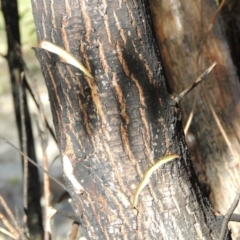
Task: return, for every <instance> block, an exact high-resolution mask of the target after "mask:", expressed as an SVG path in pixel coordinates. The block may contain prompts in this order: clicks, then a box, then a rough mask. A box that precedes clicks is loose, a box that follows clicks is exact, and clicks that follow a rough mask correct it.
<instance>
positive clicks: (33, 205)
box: [1, 0, 43, 240]
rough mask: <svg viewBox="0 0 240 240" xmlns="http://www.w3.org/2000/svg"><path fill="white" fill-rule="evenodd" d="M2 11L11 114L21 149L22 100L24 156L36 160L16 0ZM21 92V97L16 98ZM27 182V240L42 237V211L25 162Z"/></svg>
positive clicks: (33, 170)
mask: <svg viewBox="0 0 240 240" xmlns="http://www.w3.org/2000/svg"><path fill="white" fill-rule="evenodd" d="M1 3H2V4H1V6H2V12H3V15H4V20H5V24H6V31H7V44H8V52H7V56H6V59H7V61H8V66H9V73H10V78H11V86H12V96H13V101H14V109H15V117H16V122H17V128H18V134H19V142H20V146H21V149H22V151H23V128H22V123H21V121H22V120H21V110H20V102H21V101H23V112H24V120H23V121H24V122H23V125H24V126H25V128H26V146H27V155H28V156H29V157H30V158H31V159H33V160H34V161H35V162H36V155H35V147H34V140H33V133H32V127H31V118H30V113H29V110H28V104H27V98H26V86H25V84H24V79H22V77H21V73H22V72H23V65H22V64H23V63H22V59H21V47H20V31H19V16H18V8H17V1H16V0H11V1H8V0H2V1H1ZM20 91H21V92H22V99H21V97H20ZM27 171H28V179H27V181H28V183H27V206H26V208H25V209H24V211H25V213H26V216H27V227H28V229H29V234H30V238H31V239H39V240H41V239H42V238H43V225H42V212H41V205H40V198H41V188H40V183H39V175H38V169H37V168H36V167H35V166H33V165H32V164H31V163H29V164H28V170H27Z"/></svg>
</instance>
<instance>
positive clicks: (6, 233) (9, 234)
mask: <svg viewBox="0 0 240 240" xmlns="http://www.w3.org/2000/svg"><path fill="white" fill-rule="evenodd" d="M0 232H1V233H3V234H5V235H7V236H8V237H11V238H12V239H18V236H14V235H13V234H12V233H10V232H8V231H7V230H6V229H4V228H1V227H0Z"/></svg>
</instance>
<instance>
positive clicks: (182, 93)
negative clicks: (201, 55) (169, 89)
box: [175, 62, 216, 103]
mask: <svg viewBox="0 0 240 240" xmlns="http://www.w3.org/2000/svg"><path fill="white" fill-rule="evenodd" d="M215 66H216V62H214V63H213V64H212V65H211V66H210V67H209V68H208V69H207V70H206V71H205V72H204V73H203V74H202V75H201V76H200V77H198V78H197V79H196V81H195V82H194V83H192V84H191V85H190V86H189V87H188V88H187V89H185V90H184V91H183V92H181V93H180V94H178V95H177V96H176V97H175V101H176V102H177V103H179V102H180V100H181V99H183V98H184V97H186V95H187V94H188V93H189V92H190V91H192V90H193V89H194V88H195V87H196V86H197V85H198V84H199V83H201V82H202V81H203V80H204V79H205V78H206V76H207V75H208V74H209V73H210V72H211V71H212V70H213V68H214V67H215Z"/></svg>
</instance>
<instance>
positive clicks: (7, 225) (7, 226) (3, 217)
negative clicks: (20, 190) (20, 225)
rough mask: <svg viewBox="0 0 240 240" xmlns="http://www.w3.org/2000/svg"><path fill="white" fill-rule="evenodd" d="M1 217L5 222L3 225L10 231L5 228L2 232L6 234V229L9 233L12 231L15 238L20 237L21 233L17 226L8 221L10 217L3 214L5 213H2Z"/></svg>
mask: <svg viewBox="0 0 240 240" xmlns="http://www.w3.org/2000/svg"><path fill="white" fill-rule="evenodd" d="M0 219H1V221H2V223H3V225H4V226H5V227H6V228H7V229H8V231H7V230H5V229H3V228H2V229H3V230H2V231H1V232H3V233H4V234H6V233H5V232H4V230H5V231H6V232H8V233H10V234H11V235H12V236H14V239H18V238H19V233H18V232H17V230H16V229H15V227H13V226H12V225H11V223H10V222H9V221H8V219H7V218H6V217H5V216H4V215H3V214H1V213H0Z"/></svg>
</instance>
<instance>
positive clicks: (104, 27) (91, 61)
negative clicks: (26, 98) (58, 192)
mask: <svg viewBox="0 0 240 240" xmlns="http://www.w3.org/2000/svg"><path fill="white" fill-rule="evenodd" d="M32 6H33V14H34V19H35V25H36V30H37V37H38V41H39V42H40V41H41V40H48V41H50V42H53V43H55V44H57V45H59V46H61V47H63V48H65V49H66V50H67V51H69V52H71V53H72V54H73V55H74V56H75V57H77V58H78V59H80V60H81V61H82V63H83V64H84V65H85V66H86V67H87V69H88V70H89V71H90V72H91V73H92V75H93V76H94V80H90V79H89V78H87V77H84V76H83V74H82V73H81V72H80V71H79V70H78V69H76V68H74V67H72V66H69V65H67V64H65V63H63V62H61V59H60V58H59V57H58V56H57V55H54V54H51V53H49V52H45V51H44V50H41V49H36V55H37V57H38V59H39V62H40V64H41V68H42V72H43V75H44V78H45V81H46V85H47V88H48V92H49V99H50V105H51V110H52V114H53V121H54V125H55V129H56V134H57V139H58V144H59V149H60V151H61V155H62V160H63V169H64V171H65V177H66V181H67V185H68V187H69V190H70V192H71V195H72V197H73V200H74V203H75V206H76V209H77V211H78V213H79V217H80V218H81V222H82V225H83V226H84V228H85V229H86V235H87V236H88V238H89V239H110V238H115V239H178V238H182V239H198V238H203V237H205V239H214V238H215V239H217V237H218V234H219V227H220V224H221V217H219V218H218V217H215V216H214V214H213V213H212V211H211V208H210V205H209V203H208V202H207V201H206V199H205V198H203V197H202V195H201V192H200V191H199V188H198V183H197V179H196V177H195V174H194V172H193V168H192V165H191V161H190V159H189V154H188V150H187V147H186V143H185V140H184V135H183V131H182V125H181V114H180V112H179V108H178V106H177V104H176V102H175V101H174V100H173V96H172V95H171V93H170V90H169V88H168V86H167V82H166V78H165V76H164V72H163V69H162V64H161V59H160V56H159V52H158V49H157V48H156V44H155V39H154V36H153V34H152V25H151V22H150V15H149V11H148V9H149V8H148V3H147V2H146V1H102V2H101V1H96V0H94V1H91V2H89V1H84V0H81V1H68V0H65V1H47V0H45V1H37V2H36V1H32ZM169 153H178V154H180V155H181V158H180V160H176V161H174V162H172V163H169V164H166V165H165V166H164V167H163V168H161V169H158V170H157V171H156V174H153V176H152V178H151V180H150V183H149V185H148V186H147V187H146V188H145V189H144V190H143V191H142V193H141V196H140V201H139V204H138V206H137V209H133V208H132V207H131V201H132V198H133V194H134V192H135V189H136V187H137V185H138V184H139V182H140V180H141V178H142V176H143V174H144V172H145V171H146V170H147V169H148V168H149V166H151V165H152V164H153V163H154V161H155V160H156V159H158V158H159V157H161V156H163V155H165V154H169ZM68 160H69V161H70V164H69V162H68ZM66 163H68V164H69V166H70V168H68V169H67V168H65V167H64V166H67V165H65V164H66ZM71 166H73V172H72V171H71ZM71 173H73V176H72V175H71ZM75 179H76V180H77V181H76V182H74V180H75ZM79 184H81V186H82V187H83V188H84V193H83V194H80V193H79V191H77V189H78V187H79Z"/></svg>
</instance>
